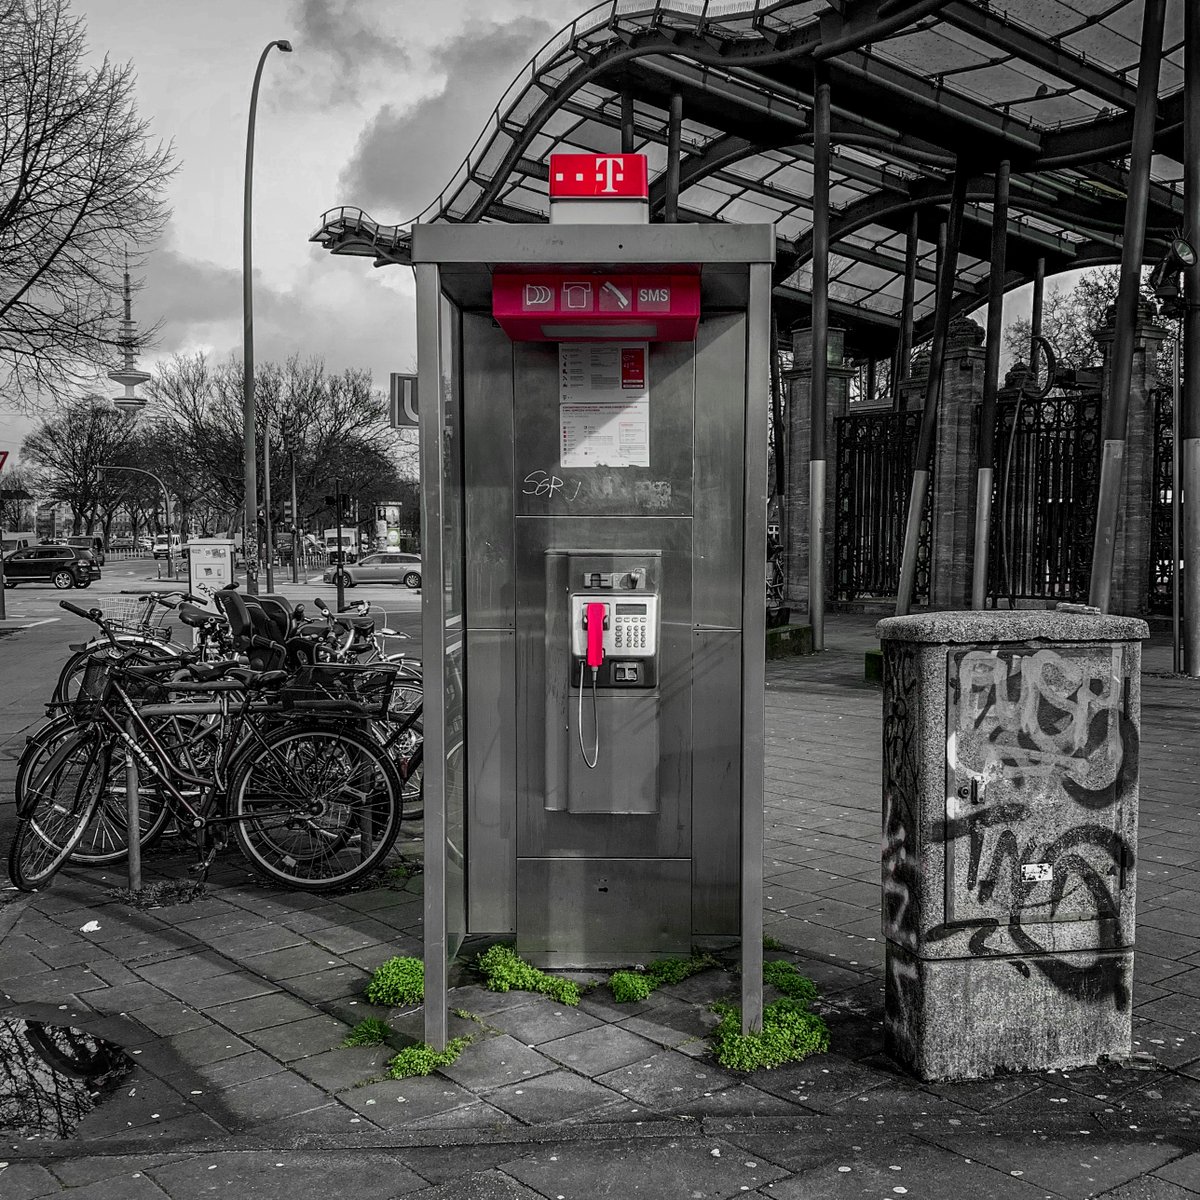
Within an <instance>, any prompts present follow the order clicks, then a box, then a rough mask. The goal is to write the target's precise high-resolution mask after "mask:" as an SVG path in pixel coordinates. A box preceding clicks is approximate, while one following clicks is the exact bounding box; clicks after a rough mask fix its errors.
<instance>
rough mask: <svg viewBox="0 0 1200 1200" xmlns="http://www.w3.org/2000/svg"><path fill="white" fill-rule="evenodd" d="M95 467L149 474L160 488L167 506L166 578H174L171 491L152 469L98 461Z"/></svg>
mask: <svg viewBox="0 0 1200 1200" xmlns="http://www.w3.org/2000/svg"><path fill="white" fill-rule="evenodd" d="M96 469H97V470H98V471H133V472H134V473H135V474H137V475H149V476H150V478H151V479H153V480H154V482H155V483H157V484H158V486H159V487H160V488H162V494H163V500H164V502H165V503H166V508H167V578H168V579H174V578H175V555H174V552H173V551H172V549H171V493H170V492H168V491H167V485H166V484H165V483H163V481H162V480H161V479H159V477H158V476H157V475H155V474H154V472H153V471H145V470H143V469H142V468H141V467H118V466H111V465H109V464H107V463H98V464H97V466H96Z"/></svg>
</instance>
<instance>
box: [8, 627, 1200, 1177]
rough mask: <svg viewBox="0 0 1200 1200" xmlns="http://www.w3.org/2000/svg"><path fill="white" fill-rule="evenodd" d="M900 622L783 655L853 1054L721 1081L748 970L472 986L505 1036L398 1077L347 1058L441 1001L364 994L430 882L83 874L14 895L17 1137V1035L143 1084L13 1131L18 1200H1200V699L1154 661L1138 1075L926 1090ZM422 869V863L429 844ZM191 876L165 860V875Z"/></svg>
mask: <svg viewBox="0 0 1200 1200" xmlns="http://www.w3.org/2000/svg"><path fill="white" fill-rule="evenodd" d="M872 629H873V621H872V620H870V619H866V618H847V617H838V618H835V619H834V620H832V621H831V624H830V630H829V634H828V637H827V641H828V645H829V647H830V648H829V649H828V650H827V651H826V653H824V654H823V655H821V656H818V657H815V658H810V659H796V660H790V661H786V662H782V663H780V662H775V663H771V664H768V689H767V726H768V748H767V829H768V832H767V852H766V879H767V884H766V888H765V894H764V906H765V917H766V925H767V932H768V934H769V935H770V936H771V937H773V938H774V939H776V940H777V941H778V942H779V943H780V944H782V945H783V946H784V947H786V948H787V949H786V951H785V952H780V953H781V956H784V957H787V958H789V959H790V960H791V961H793V962H795V963H796V964H797V965H798V966H799V968H800V969H801V970H802V971H803V972H804V973H806V974H808V975H809V976H811V977H812V978H813V979H814V980H815V981H816V983H817V984H818V986H819V988H820V990H821V1000H820V1008H821V1010H822V1012H823V1013H824V1015H825V1017H826V1020H827V1022H828V1024H829V1027H830V1032H831V1040H832V1048H831V1051H830V1052H829V1053H828V1054H823V1055H819V1056H815V1057H813V1058H811V1059H809V1060H807V1061H805V1062H803V1063H800V1064H797V1065H794V1066H791V1067H787V1068H782V1069H779V1070H775V1071H769V1072H759V1073H756V1074H754V1075H748V1076H747V1075H741V1074H738V1073H736V1072H730V1071H726V1070H724V1069H722V1068H721V1067H720V1066H718V1065H717V1064H716V1063H715V1061H714V1060H713V1058H712V1057H711V1055H710V1053H709V1049H708V1043H707V1041H706V1035H707V1034H708V1032H709V1031H710V1029H711V1028H712V1026H713V1024H714V1023H715V1020H716V1018H715V1016H714V1015H713V1014H712V1012H711V1010H710V1005H711V1003H712V1001H713V1000H715V999H718V998H722V997H724V998H730V999H732V998H734V997H735V996H736V993H737V982H736V979H735V978H734V977H733V976H732V975H731V974H729V973H727V972H725V971H722V970H713V971H709V972H706V973H704V974H702V975H699V976H696V977H694V978H693V979H691V980H688V981H686V982H685V983H683V984H680V985H677V986H675V987H668V988H664V989H662V990H661V991H659V992H656V993H655V994H654V995H653V996H652V997H650V998H649V999H648V1000H646V1001H644V1002H642V1003H639V1004H634V1005H617V1004H615V1003H614V1002H613V1001H612V999H611V996H610V994H609V993H608V991H607V989H605V988H597V989H595V990H594V991H591V992H590V993H588V994H587V995H585V997H584V999H583V1000H582V1002H581V1003H580V1005H579V1007H578V1008H568V1007H565V1006H563V1005H560V1004H557V1003H554V1002H552V1001H550V1000H548V999H546V998H544V997H534V996H531V995H528V994H525V993H507V994H497V993H491V992H488V991H486V990H485V989H483V988H482V987H481V986H480V985H479V983H478V982H477V981H476V980H475V978H474V977H473V976H472V975H471V973H470V972H469V970H467V969H466V967H464V968H463V970H462V971H461V973H460V978H459V980H458V986H457V987H456V988H455V990H454V993H453V997H452V1006H453V1008H454V1009H455V1010H457V1011H459V1012H462V1013H464V1014H468V1015H466V1016H462V1017H456V1018H455V1030H454V1032H460V1031H461V1032H469V1033H471V1034H472V1035H473V1037H474V1038H475V1040H474V1042H473V1044H472V1045H471V1046H470V1047H468V1049H467V1050H466V1052H465V1053H464V1054H463V1055H462V1057H461V1058H460V1059H459V1060H458V1061H457V1062H456V1063H455V1064H454V1065H453V1066H450V1067H447V1068H445V1069H444V1070H442V1071H441V1072H438V1073H435V1074H434V1075H431V1076H429V1077H427V1078H423V1079H411V1080H404V1081H395V1080H390V1079H386V1078H383V1074H384V1070H383V1069H384V1063H385V1061H386V1059H387V1057H388V1056H389V1055H390V1054H392V1053H394V1052H395V1048H394V1047H389V1048H379V1047H375V1048H370V1047H368V1048H354V1049H346V1048H342V1047H341V1043H342V1041H343V1039H344V1038H345V1036H346V1034H347V1032H348V1031H349V1029H350V1028H351V1027H352V1026H353V1025H354V1024H356V1023H357V1022H358V1021H360V1020H362V1019H363V1018H364V1017H367V1016H376V1017H379V1018H381V1019H383V1020H386V1021H387V1022H388V1023H389V1024H390V1025H391V1026H392V1028H393V1029H394V1030H396V1031H397V1033H398V1034H400V1033H412V1034H417V1035H419V1033H420V1027H421V1024H420V1013H419V1011H415V1010H414V1011H401V1010H395V1009H392V1010H388V1009H380V1008H377V1007H375V1006H372V1005H370V1004H368V1003H367V1001H366V1000H365V998H364V995H363V986H364V984H365V982H366V980H367V978H368V975H369V972H370V970H371V969H372V968H374V967H375V966H377V965H378V964H379V963H380V962H382V961H383V960H384V959H386V958H388V957H390V956H391V955H394V954H420V952H421V915H422V902H421V876H420V874H419V871H418V872H417V873H415V874H413V875H411V876H410V877H408V878H404V877H403V874H404V873H403V872H398V873H397V875H396V876H395V877H394V878H389V879H387V880H386V881H385V882H384V883H383V884H382V885H381V886H378V887H375V888H372V889H369V890H364V891H360V892H355V893H350V894H343V895H338V896H334V897H320V896H313V895H308V894H304V893H294V892H288V891H282V890H278V889H273V888H270V887H267V886H265V885H264V884H263V883H262V881H260V880H259V879H258V878H257V877H255V876H253V875H252V874H251V873H249V871H248V868H246V867H245V866H244V864H242V863H241V862H240V860H239V859H238V857H237V855H236V853H235V852H234V851H232V850H231V851H230V852H229V853H227V854H226V855H225V856H224V857H223V859H222V860H220V867H219V873H218V874H216V875H215V876H214V880H213V883H212V885H211V886H210V888H209V890H208V894H207V895H206V896H205V897H204V898H203V899H200V900H196V901H194V902H192V903H189V904H175V905H172V906H170V907H163V908H157V909H151V910H148V911H141V910H138V909H136V908H133V907H131V906H130V905H129V904H127V903H125V902H123V901H122V900H120V899H119V898H116V897H114V896H112V895H110V894H109V892H110V889H114V888H117V887H119V886H120V885H121V884H122V883H123V882H124V881H123V879H122V878H121V875H120V873H119V871H118V872H110V873H108V874H107V875H106V874H104V873H101V872H97V871H94V870H93V871H73V870H72V871H67V872H64V873H63V874H62V875H61V876H60V877H59V878H58V879H57V880H56V881H55V883H54V885H53V887H52V888H50V889H48V890H47V891H45V892H43V893H39V894H37V895H35V896H33V897H32V898H21V899H18V900H16V901H13V902H10V903H8V904H6V905H4V906H3V907H0V993H2V994H3V995H2V999H0V1018H8V1019H9V1020H8V1022H7V1023H4V1022H0V1046H8V1047H9V1051H10V1052H9V1053H8V1054H7V1055H5V1053H3V1052H0V1123H3V1122H4V1120H5V1119H6V1116H7V1115H8V1114H9V1113H11V1112H12V1111H14V1109H16V1108H17V1107H19V1104H20V1102H21V1100H22V1097H21V1096H19V1095H18V1096H14V1095H12V1094H11V1093H12V1092H13V1090H14V1080H16V1079H17V1075H16V1072H15V1067H14V1065H13V1064H14V1057H13V1054H12V1053H11V1049H12V1046H11V1043H12V1041H13V1039H12V1037H11V1036H10V1037H9V1042H7V1043H6V1042H5V1041H4V1040H3V1036H4V1035H3V1028H4V1027H5V1025H6V1026H7V1027H8V1028H9V1030H10V1031H11V1029H15V1028H17V1027H18V1024H17V1023H18V1021H29V1020H33V1021H43V1022H46V1023H47V1024H49V1025H70V1026H75V1027H77V1028H80V1029H83V1030H86V1031H87V1032H89V1033H91V1034H94V1035H97V1036H100V1037H104V1038H107V1039H109V1040H110V1041H112V1042H113V1043H116V1044H117V1045H119V1046H120V1047H122V1048H123V1049H124V1050H125V1052H126V1053H127V1054H128V1055H129V1057H130V1058H131V1059H132V1061H133V1063H134V1064H135V1065H134V1068H133V1070H132V1073H130V1074H129V1075H128V1076H127V1077H126V1078H125V1079H123V1080H122V1081H121V1084H120V1087H119V1089H118V1090H117V1091H116V1092H115V1093H114V1094H113V1095H112V1096H111V1097H109V1098H108V1099H106V1100H105V1101H104V1102H103V1103H101V1104H99V1105H97V1106H95V1107H94V1108H91V1109H90V1111H82V1110H86V1109H87V1107H88V1105H87V1103H86V1102H81V1103H79V1108H80V1110H81V1112H82V1119H81V1120H80V1121H79V1123H78V1125H77V1127H76V1128H74V1130H73V1131H72V1133H71V1134H70V1136H69V1137H67V1138H64V1139H60V1140H46V1139H41V1140H37V1141H21V1142H14V1141H12V1140H11V1135H10V1136H9V1137H8V1138H5V1137H4V1135H3V1134H0V1162H2V1163H5V1164H7V1165H4V1166H2V1167H0V1197H2V1198H3V1200H34V1198H36V1197H42V1196H59V1195H68V1196H71V1197H74V1198H76V1200H108V1198H112V1200H125V1198H129V1200H141V1198H143V1197H146V1198H161V1197H164V1196H168V1197H172V1198H175V1200H190V1198H191V1197H200V1196H212V1195H220V1194H223V1193H227V1192H229V1191H236V1192H237V1193H239V1194H240V1195H242V1196H246V1197H255V1198H257V1197H285V1196H286V1197H288V1198H289V1200H307V1198H308V1197H310V1196H311V1197H321V1198H322V1200H327V1198H328V1197H329V1196H331V1195H347V1196H354V1197H357V1198H362V1200H375V1198H379V1200H390V1198H391V1197H399V1196H404V1197H409V1196H415V1197H428V1198H434V1197H465V1198H468V1200H473V1198H479V1200H483V1198H491V1197H497V1198H499V1197H504V1198H510V1197H511V1198H527V1200H535V1198H551V1200H553V1198H558V1200H568V1198H572V1200H573V1198H580V1200H591V1198H593V1197H599V1196H613V1197H617V1196H620V1197H625V1196H633V1195H641V1194H650V1195H656V1196H661V1197H664V1198H667V1200H673V1198H674V1197H693V1196H694V1197H726V1196H740V1195H745V1194H750V1195H758V1196H763V1197H767V1196H775V1197H793V1198H797V1200H799V1198H808V1197H812V1198H814V1200H816V1198H821V1200H824V1198H826V1197H828V1198H832V1200H840V1198H842V1197H847V1198H848V1197H860V1196H864V1197H865V1196H870V1197H889V1198H890V1197H894V1196H908V1197H935V1198H941V1197H946V1198H947V1200H949V1198H955V1200H957V1198H958V1197H962V1196H971V1195H975V1196H980V1197H985V1198H990V1197H998V1198H1007V1197H1014V1198H1028V1200H1037V1198H1039V1197H1053V1198H1056V1200H1057V1198H1060V1197H1072V1198H1074V1197H1079V1198H1083V1197H1092V1196H1107V1197H1111V1198H1112V1200H1134V1198H1135V1197H1140V1198H1148V1200H1183V1198H1185V1197H1195V1196H1196V1195H1198V1194H1200V1153H1197V1149H1198V1144H1200V1124H1198V1123H1197V1118H1198V1117H1200V1038H1198V1036H1197V1029H1200V1008H1198V1004H1200V1001H1198V1000H1197V997H1198V996H1200V906H1198V905H1197V902H1196V901H1197V893H1198V892H1200V886H1198V885H1200V872H1198V871H1197V870H1196V869H1195V863H1194V861H1193V860H1194V857H1195V847H1196V845H1197V844H1198V843H1197V833H1198V832H1200V829H1198V826H1200V816H1197V812H1196V808H1197V805H1196V797H1197V780H1198V779H1200V737H1198V736H1197V725H1198V720H1197V713H1196V706H1195V701H1196V698H1197V696H1198V694H1200V691H1198V687H1200V685H1197V684H1196V683H1194V682H1192V681H1189V680H1183V679H1178V678H1173V677H1170V676H1169V674H1168V666H1169V663H1168V661H1167V660H1168V658H1169V648H1168V649H1167V650H1166V651H1164V648H1163V647H1162V646H1161V645H1159V644H1157V643H1155V644H1153V645H1152V646H1151V647H1150V648H1149V649H1148V651H1147V656H1146V668H1147V675H1146V678H1145V681H1144V685H1143V737H1142V745H1141V754H1142V802H1141V834H1140V837H1141V846H1140V862H1139V871H1138V956H1137V979H1136V992H1135V997H1134V1001H1135V1014H1134V1036H1135V1039H1136V1049H1137V1050H1138V1051H1139V1054H1138V1056H1137V1057H1136V1060H1135V1061H1134V1062H1133V1063H1131V1064H1125V1065H1115V1064H1114V1065H1104V1066H1097V1067H1092V1068H1089V1069H1087V1070H1080V1071H1072V1072H1059V1073H1052V1072H1051V1073H1040V1074H1039V1073H1028V1074H1021V1075H1011V1076H1006V1077H1003V1078H997V1079H992V1080H985V1081H981V1082H974V1083H964V1084H954V1085H936V1086H933V1085H921V1084H918V1083H916V1082H915V1081H913V1080H911V1079H908V1078H907V1077H905V1076H902V1075H901V1074H899V1073H898V1072H897V1071H896V1070H895V1069H894V1068H893V1067H892V1066H891V1065H890V1064H889V1062H888V1060H887V1059H886V1058H885V1057H884V1056H883V1055H882V1053H881V1026H880V1020H881V1015H882V1003H883V995H882V959H883V953H882V944H881V942H880V940H879V882H878V872H879V787H880V784H879V777H880V755H879V691H878V689H877V688H876V687H873V686H871V685H868V684H865V683H863V682H862V662H863V652H864V651H865V649H866V648H867V647H868V646H870V645H873V644H874V642H873V638H872ZM9 645H10V647H11V641H10V643H9ZM401 850H402V852H403V855H404V857H405V858H406V859H407V860H409V861H410V862H412V863H413V864H415V865H419V858H420V854H419V842H418V841H417V840H416V839H415V838H414V839H412V840H410V841H409V842H407V843H403V844H402V846H401ZM185 864H186V859H185V858H182V857H177V856H173V855H171V854H169V853H168V854H165V855H160V856H157V857H154V858H153V859H152V860H151V863H150V865H151V868H152V870H153V871H154V872H157V873H158V874H159V875H161V876H164V877H171V876H175V877H178V876H179V875H180V874H182V872H183V870H184V867H185ZM93 923H94V924H93ZM96 926H98V927H96ZM85 927H87V928H86V929H85ZM26 1083H27V1086H28V1088H34V1087H35V1085H36V1087H47V1088H51V1090H53V1088H61V1087H62V1086H64V1085H61V1084H60V1083H51V1082H48V1081H47V1080H46V1079H45V1078H43V1077H39V1078H37V1079H34V1078H30V1079H29V1080H27V1081H26ZM6 1086H7V1087H8V1089H9V1093H10V1094H5V1088H6ZM77 1090H78V1089H76V1092H70V1093H69V1094H68V1092H65V1091H60V1092H58V1093H55V1102H56V1103H57V1104H58V1105H59V1106H60V1107H70V1104H72V1103H75V1102H76V1100H75V1097H76V1095H77ZM24 1101H25V1102H26V1103H28V1101H29V1094H28V1093H27V1094H26V1095H25V1096H24Z"/></svg>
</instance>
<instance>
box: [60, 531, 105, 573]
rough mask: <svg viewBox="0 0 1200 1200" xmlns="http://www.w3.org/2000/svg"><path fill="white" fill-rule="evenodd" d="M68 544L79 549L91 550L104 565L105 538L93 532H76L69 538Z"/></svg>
mask: <svg viewBox="0 0 1200 1200" xmlns="http://www.w3.org/2000/svg"><path fill="white" fill-rule="evenodd" d="M66 544H67V545H68V546H74V547H76V548H77V549H79V550H90V551H91V552H92V554H93V556H94V557H95V559H96V561H97V562H98V563H99V564H100V565H101V566H104V539H103V538H102V537H96V536H95V535H94V534H91V533H75V534H72V535H71V536H70V537H69V538H67V541H66Z"/></svg>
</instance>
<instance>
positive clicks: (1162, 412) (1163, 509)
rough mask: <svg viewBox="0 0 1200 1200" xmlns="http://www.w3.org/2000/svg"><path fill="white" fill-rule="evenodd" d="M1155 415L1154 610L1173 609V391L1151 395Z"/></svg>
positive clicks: (1152, 506)
mask: <svg viewBox="0 0 1200 1200" xmlns="http://www.w3.org/2000/svg"><path fill="white" fill-rule="evenodd" d="M1150 406H1151V412H1153V414H1154V475H1153V483H1152V490H1151V492H1150V580H1149V584H1150V608H1151V611H1164V610H1167V611H1169V610H1170V607H1171V556H1172V549H1171V462H1172V457H1173V455H1174V453H1175V431H1174V428H1173V423H1172V417H1173V415H1174V414H1173V411H1172V406H1173V400H1172V397H1171V389H1170V388H1155V389H1154V391H1152V392H1151V393H1150Z"/></svg>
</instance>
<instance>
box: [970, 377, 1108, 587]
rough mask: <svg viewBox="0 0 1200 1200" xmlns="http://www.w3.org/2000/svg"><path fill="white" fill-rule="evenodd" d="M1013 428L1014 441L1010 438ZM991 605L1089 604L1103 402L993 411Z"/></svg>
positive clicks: (1057, 401) (1042, 403)
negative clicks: (1039, 601) (1033, 601)
mask: <svg viewBox="0 0 1200 1200" xmlns="http://www.w3.org/2000/svg"><path fill="white" fill-rule="evenodd" d="M1014 422H1015V426H1016V427H1015V435H1014ZM995 444H996V463H995V476H994V478H995V490H994V492H993V497H992V512H993V514H994V515H995V519H994V520H993V522H992V535H991V547H990V551H989V571H988V574H989V577H990V578H989V581H988V582H989V587H988V591H989V599H990V601H991V603H992V604H993V605H995V603H996V602H997V600H998V599H1001V598H1003V599H1007V600H1008V601H1009V602H1010V603H1012V602H1014V601H1016V600H1021V599H1046V600H1067V601H1083V600H1086V599H1087V595H1088V585H1089V581H1090V579H1089V577H1090V573H1091V566H1092V541H1093V538H1094V535H1095V527H1096V499H1097V489H1098V485H1099V479H1100V446H1101V437H1100V398H1099V397H1098V396H1049V397H1047V398H1045V399H1042V400H1038V399H1034V398H1031V397H1028V396H1026V397H1024V398H1023V399H1022V400H1021V401H1020V404H1019V406H1018V403H1017V401H1015V400H1002V401H1001V402H1000V403H999V405H998V406H997V411H996V443H995Z"/></svg>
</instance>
